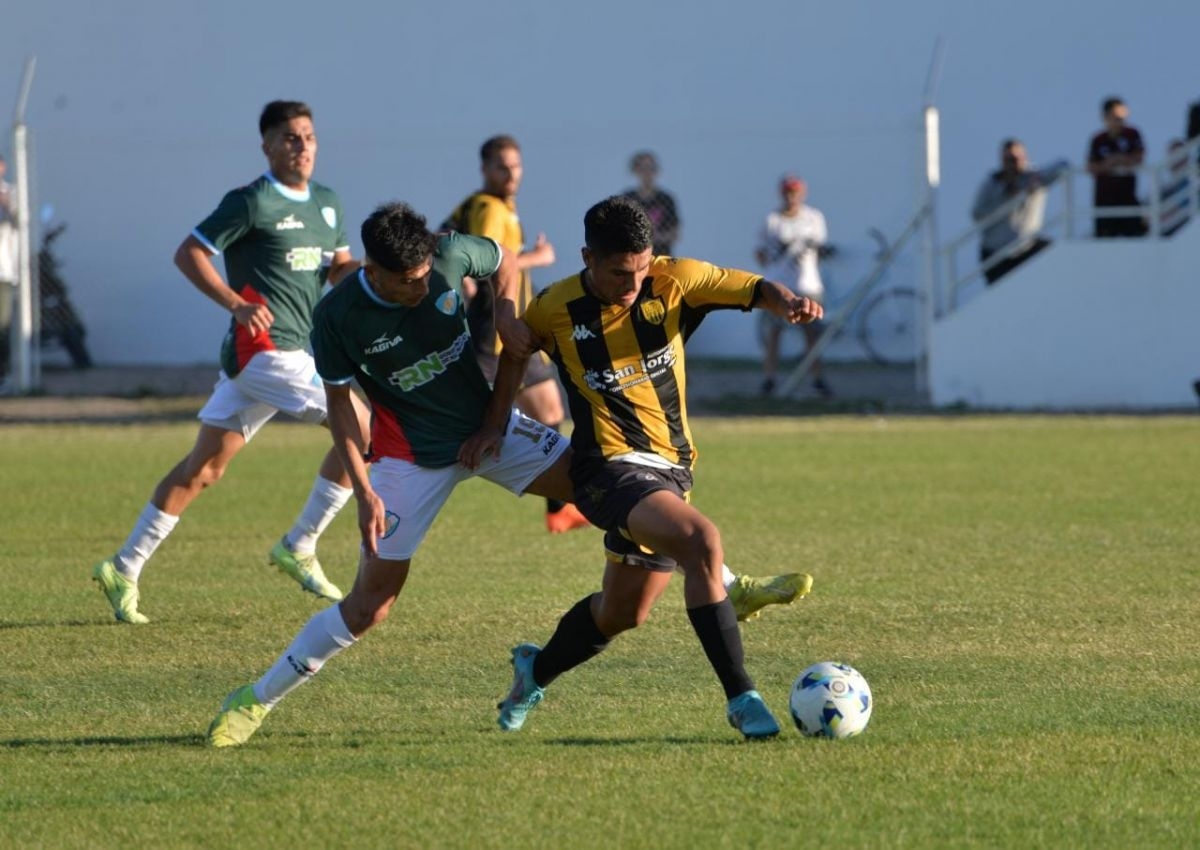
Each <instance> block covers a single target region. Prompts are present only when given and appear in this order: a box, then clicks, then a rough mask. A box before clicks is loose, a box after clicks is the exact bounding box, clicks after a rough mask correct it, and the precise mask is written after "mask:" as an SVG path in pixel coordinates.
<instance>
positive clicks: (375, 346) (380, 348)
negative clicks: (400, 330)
mask: <svg viewBox="0 0 1200 850" xmlns="http://www.w3.org/2000/svg"><path fill="white" fill-rule="evenodd" d="M402 342H404V337H402V336H400V334H396V335H395V336H394V337H392V338H391V339H388V335H387V334H382V335H381V336H380V337H379V338H378V339H376V340H374V341H372V342H371V344H370V345H368V346H367V347H366V348H364V349H363V354H380V353H381V352H384V351H387V350H388V349H389V348H395V347H396V346H397V345H399V344H400V343H402Z"/></svg>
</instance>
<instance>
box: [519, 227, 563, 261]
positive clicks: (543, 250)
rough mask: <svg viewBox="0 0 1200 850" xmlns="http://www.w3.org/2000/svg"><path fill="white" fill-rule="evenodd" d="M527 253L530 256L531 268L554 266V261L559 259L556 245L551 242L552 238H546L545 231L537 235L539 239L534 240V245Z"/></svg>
mask: <svg viewBox="0 0 1200 850" xmlns="http://www.w3.org/2000/svg"><path fill="white" fill-rule="evenodd" d="M525 254H526V255H527V256H528V257H529V265H530V267H531V268H541V267H543V266H552V265H554V261H555V260H556V259H558V257H557V256H556V255H555V253H554V246H553V245H551V244H550V240H549V239H547V238H546V234H545V233H539V234H538V235H537V239H535V240H534V242H533V247H532V248H531V249H530V250H528V251H526V252H525Z"/></svg>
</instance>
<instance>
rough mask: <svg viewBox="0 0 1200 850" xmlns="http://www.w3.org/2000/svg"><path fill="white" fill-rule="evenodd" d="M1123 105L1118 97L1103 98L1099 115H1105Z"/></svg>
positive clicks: (1123, 102)
mask: <svg viewBox="0 0 1200 850" xmlns="http://www.w3.org/2000/svg"><path fill="white" fill-rule="evenodd" d="M1124 105H1125V101H1123V100H1121V98H1119V97H1106V98H1104V103H1103V104H1102V105H1101V106H1100V113H1101V114H1102V115H1107V114H1108V113H1110V112H1112V111H1113V109H1114V108H1116V107H1118V106H1124Z"/></svg>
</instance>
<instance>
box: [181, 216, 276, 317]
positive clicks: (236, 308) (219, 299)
mask: <svg viewBox="0 0 1200 850" xmlns="http://www.w3.org/2000/svg"><path fill="white" fill-rule="evenodd" d="M175 265H176V266H177V267H178V268H179V270H180V271H181V272H183V276H184V277H186V278H187V279H188V280H189V281H191V283H192V285H193V286H194V287H196V288H197V289H199V290H200V291H201V292H203V293H204V294H205V295H206V296H208V298H210V299H211V300H213V301H214V302H216V303H217V304H220V305H221V306H222V307H223V308H224V309H226V310H228V311H229V312H230V313H232V314H233V317H234V318H235V319H237V322H238V324H239V325H242V326H243V327H245V328H246V330H248V331H250V333H251V334H258V333H262V332H263V331H265V330H267V328H269V327H271V325H272V323H274V321H275V316H274V315H272V313H271V310H270V308H269V307H267V305H266V304H252V303H250V302H249V301H247V300H246V299H244V298H242V296H240V295H238V294H237V293H236V292H234V291H233V290H232V289H231V288H230V287H229V286H228V284H226V283H225V279H224V278H222V277H221V273H220V272H218V271H217V267H216V266H215V265H213V261H212V255H211V254H210V253H209V250H208V248H207V247H206V246H205V245H204V244H203V243H202V242H201V241H200V240H199V239H197V238H196V237H195V236H193V235H191V234H189V235H188V237H187V238H186V239H184V240H183V242H181V243H180V244H179V248H177V249H176V251H175Z"/></svg>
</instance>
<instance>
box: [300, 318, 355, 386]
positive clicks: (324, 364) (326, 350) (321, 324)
mask: <svg viewBox="0 0 1200 850" xmlns="http://www.w3.org/2000/svg"><path fill="white" fill-rule="evenodd" d="M329 304H330V301H329V299H328V298H325V299H323V300H322V301H320V302H319V303H318V304H317V309H316V310H315V311H313V329H312V334H311V336H310V337H309V341H310V342H311V343H312V351H313V360H314V361H315V362H316V365H317V374H318V375H320V376H321V380H322V381H324V382H325V383H327V384H348V383H350V381H352V380H354V376H355V374H356V373H357V371H358V367H357V365H356V364H355V363H354V361H353V360H351V359H350V358H349V357H348V356H347V354H346V348H345V345H344V343H343V342H342V339H341V336H340V335H339V334H338V333H337V331H336V329H335V327H334V321H333V318H334V317H333V316H332V315H331V314H332V312H333V311H332V310H330V309H329Z"/></svg>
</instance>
